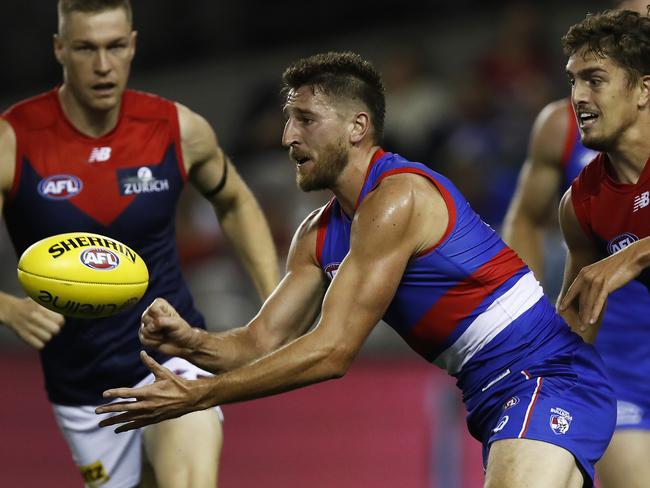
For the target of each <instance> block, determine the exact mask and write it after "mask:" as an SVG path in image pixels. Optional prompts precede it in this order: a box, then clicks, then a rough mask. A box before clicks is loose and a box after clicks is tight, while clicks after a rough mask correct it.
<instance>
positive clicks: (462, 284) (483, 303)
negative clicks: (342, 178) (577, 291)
mask: <svg viewBox="0 0 650 488" xmlns="http://www.w3.org/2000/svg"><path fill="white" fill-rule="evenodd" d="M400 173H414V174H418V175H421V176H422V177H424V178H427V179H428V180H429V181H431V183H432V184H433V185H435V187H436V188H437V189H438V190H439V191H440V193H441V194H442V196H443V198H444V200H445V203H446V205H447V209H448V212H449V224H448V227H447V229H446V232H445V234H444V236H443V237H442V238H441V239H440V241H439V242H438V243H437V244H436V245H435V246H433V247H432V248H431V249H427V250H425V251H423V252H422V253H420V254H419V255H417V256H414V257H413V259H412V260H411V261H410V262H409V264H408V266H407V268H406V270H405V272H404V275H403V277H402V280H401V282H400V284H399V286H398V289H397V292H396V293H395V296H394V298H393V300H392V302H391V304H390V306H389V307H388V310H387V311H386V314H385V315H384V317H383V318H384V320H385V321H386V323H388V324H389V325H390V326H391V327H393V328H394V329H395V330H396V331H397V332H398V333H399V334H400V335H401V336H402V337H403V338H404V340H405V341H406V342H407V343H408V344H409V345H410V346H411V347H412V348H413V349H414V350H415V351H417V352H418V353H419V354H420V355H421V356H423V357H424V358H426V359H427V360H428V361H431V362H434V363H435V364H437V365H438V366H440V367H442V368H444V369H446V370H447V371H448V372H449V373H450V374H452V375H455V376H457V377H458V379H459V386H460V387H461V389H463V390H464V391H467V390H470V389H472V388H475V387H476V386H477V385H478V384H480V383H481V382H483V381H485V380H486V378H489V377H490V376H491V375H493V374H494V372H496V371H500V370H503V369H504V368H505V367H507V366H508V365H509V364H511V363H513V362H514V361H516V360H518V359H521V358H522V357H523V356H525V355H526V354H530V353H532V352H533V351H535V350H537V348H538V347H539V346H540V345H541V344H543V343H545V342H548V341H550V340H551V338H552V336H553V335H554V334H555V332H556V331H557V325H556V324H557V322H558V321H557V320H555V319H557V317H556V316H555V314H554V311H553V307H552V306H551V305H550V304H549V303H548V301H547V300H546V299H545V298H544V296H543V293H542V289H541V287H540V286H539V284H538V282H537V281H536V280H535V278H534V277H533V274H532V273H531V272H530V270H529V269H528V267H527V266H526V265H525V264H524V262H523V261H522V260H521V259H520V258H519V257H518V256H517V255H516V254H515V253H514V252H513V251H512V250H511V249H510V248H508V247H507V246H506V245H505V244H504V242H503V241H502V240H501V239H500V238H499V236H498V235H497V234H496V232H494V230H493V229H492V228H490V227H489V226H488V225H487V224H486V223H485V222H483V221H482V220H481V218H480V217H479V216H478V215H477V214H476V213H475V212H474V211H473V210H472V209H471V208H470V206H469V204H468V203H467V201H466V200H465V198H464V197H463V196H462V195H461V193H460V192H459V191H458V190H457V189H456V187H455V186H454V185H453V184H452V183H451V182H450V181H449V180H448V179H447V178H445V177H444V176H442V175H440V174H438V173H436V172H434V171H433V170H431V169H429V168H428V167H426V166H424V165H422V164H420V163H413V162H410V161H407V160H405V159H404V158H402V157H401V156H399V155H396V154H391V153H385V152H383V151H378V152H377V153H376V154H375V156H374V157H373V160H372V162H371V165H370V167H369V169H368V173H367V175H366V181H365V183H364V185H363V188H362V190H361V194H360V196H359V199H358V202H357V207H358V206H359V205H360V204H361V203H362V201H363V199H364V198H365V197H366V195H368V193H370V192H371V191H373V190H374V189H375V188H377V186H378V185H379V184H380V183H381V181H382V180H383V179H384V178H387V177H390V176H393V175H396V174H400ZM350 228H351V221H350V219H349V218H348V217H347V216H346V215H345V214H344V213H343V211H342V210H341V207H340V206H339V204H338V202H337V201H336V199H333V200H332V201H331V202H330V203H329V204H328V205H327V206H326V207H325V208H324V210H323V211H322V213H321V216H320V222H319V231H318V238H317V256H318V259H319V260H320V264H321V267H322V269H323V271H324V272H325V273H327V275H328V276H329V277H330V278H334V277H335V273H336V270H337V268H338V266H339V264H340V263H341V262H342V261H343V259H344V258H345V256H346V255H347V253H348V251H349V248H350ZM561 326H562V327H566V325H564V324H562V325H561ZM563 337H564V336H563ZM558 340H561V339H558ZM567 340H569V339H567ZM570 340H572V339H570Z"/></svg>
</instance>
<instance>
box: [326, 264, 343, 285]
mask: <svg viewBox="0 0 650 488" xmlns="http://www.w3.org/2000/svg"><path fill="white" fill-rule="evenodd" d="M339 266H341V263H330V264H328V265H327V266H325V274H326V275H327V277H328V278H329V279H330V281H332V280H333V279H334V277H335V276H336V272H337V271H338V270H339Z"/></svg>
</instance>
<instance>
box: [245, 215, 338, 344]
mask: <svg viewBox="0 0 650 488" xmlns="http://www.w3.org/2000/svg"><path fill="white" fill-rule="evenodd" d="M315 249H316V230H315V228H314V227H313V226H311V227H310V222H309V221H306V222H305V223H303V225H301V226H300V228H299V229H298V230H297V231H296V235H295V236H294V238H293V241H292V243H291V248H290V250H289V256H288V258H287V272H286V274H285V276H284V278H283V279H282V281H281V282H280V284H279V285H278V286H277V287H276V288H275V290H274V291H273V293H272V294H271V295H270V296H269V298H268V299H267V300H266V301H265V302H264V305H263V306H262V308H261V309H260V311H259V313H258V314H257V316H256V317H255V318H254V319H253V321H251V323H250V324H249V327H250V328H251V331H252V332H253V333H254V334H255V336H256V337H257V340H258V341H260V342H262V343H263V344H264V349H266V350H272V349H276V348H277V347H279V346H281V345H283V344H286V343H287V342H289V341H291V340H293V339H296V338H297V337H300V336H301V335H303V334H304V333H305V332H307V330H309V328H310V327H311V326H312V325H313V324H314V321H315V320H316V318H317V316H318V314H319V313H320V311H321V305H322V302H323V296H324V295H325V292H326V290H327V285H328V282H327V278H326V276H325V274H324V273H323V271H322V270H321V268H320V266H319V265H318V264H317V262H316V259H315Z"/></svg>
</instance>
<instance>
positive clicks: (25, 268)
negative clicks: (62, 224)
mask: <svg viewBox="0 0 650 488" xmlns="http://www.w3.org/2000/svg"><path fill="white" fill-rule="evenodd" d="M18 281H19V282H20V284H21V285H22V287H23V289H24V290H25V293H27V295H28V296H30V297H31V298H32V299H33V300H35V301H36V302H37V303H39V304H41V305H43V306H44V307H46V308H49V309H50V310H53V311H55V312H58V313H60V314H63V315H66V316H68V317H78V318H85V319H93V318H98V317H106V316H109V315H113V314H115V313H118V312H121V311H122V310H125V309H127V308H129V307H131V306H133V305H135V304H136V303H137V302H138V301H139V300H140V299H141V298H142V295H144V292H145V291H146V290H147V285H148V284H149V271H148V270H147V266H146V264H145V263H144V261H142V258H141V257H140V256H138V254H137V253H136V252H135V251H134V250H133V249H131V248H129V247H128V246H126V245H124V244H122V243H121V242H119V241H116V240H115V239H111V238H110V237H105V236H102V235H99V234H90V233H87V232H70V233H67V234H58V235H54V236H50V237H46V238H45V239H42V240H40V241H38V242H36V243H34V244H32V245H31V246H29V247H28V248H27V249H26V250H25V252H24V253H23V254H22V256H21V257H20V260H19V261H18Z"/></svg>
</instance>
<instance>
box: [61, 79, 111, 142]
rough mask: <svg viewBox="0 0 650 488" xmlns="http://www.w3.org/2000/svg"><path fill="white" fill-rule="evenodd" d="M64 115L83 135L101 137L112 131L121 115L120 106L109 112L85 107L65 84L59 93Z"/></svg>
mask: <svg viewBox="0 0 650 488" xmlns="http://www.w3.org/2000/svg"><path fill="white" fill-rule="evenodd" d="M58 96H59V102H60V103H61V109H62V110H63V113H64V114H65V116H66V117H67V119H68V120H69V121H70V123H71V124H72V125H73V126H74V127H75V129H77V130H78V131H79V132H81V133H82V134H85V135H87V136H90V137H101V136H103V135H106V134H108V133H109V132H110V131H112V130H113V129H114V128H115V126H116V125H117V121H118V117H119V115H120V106H119V104H118V105H117V106H116V107H114V108H112V109H110V110H107V111H102V110H91V109H88V108H86V107H84V106H83V105H82V104H81V103H80V102H79V100H78V99H77V98H76V97H75V95H74V94H73V93H72V91H71V90H70V89H69V88H68V87H67V86H66V85H65V84H64V85H63V86H61V88H60V89H59V92H58Z"/></svg>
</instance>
